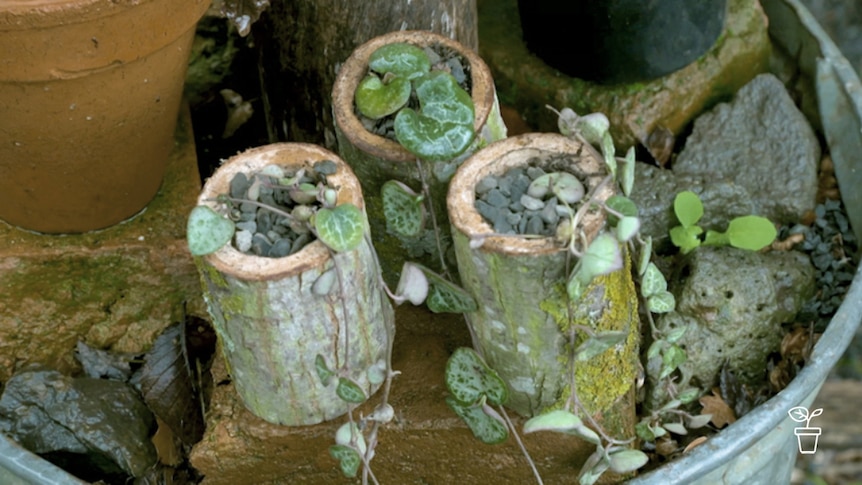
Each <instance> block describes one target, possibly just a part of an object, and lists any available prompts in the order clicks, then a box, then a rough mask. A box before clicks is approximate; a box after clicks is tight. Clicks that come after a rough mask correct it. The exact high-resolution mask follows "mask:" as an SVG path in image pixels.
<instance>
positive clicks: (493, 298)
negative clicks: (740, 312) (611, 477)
mask: <svg viewBox="0 0 862 485" xmlns="http://www.w3.org/2000/svg"><path fill="white" fill-rule="evenodd" d="M528 164H531V165H534V166H539V167H542V168H543V169H545V171H546V172H550V171H568V172H570V173H572V174H574V175H576V176H577V177H578V178H579V179H581V181H582V182H584V186H585V188H586V190H587V194H589V192H590V190H591V189H592V188H594V187H596V186H597V185H599V184H600V182H601V180H602V179H603V178H604V177H605V175H606V170H605V167H604V163H603V162H600V161H599V160H597V159H596V158H594V157H592V156H590V155H589V153H587V152H585V151H583V150H582V146H581V144H580V143H578V142H575V141H572V140H569V139H568V138H566V137H563V136H561V135H555V134H526V135H521V136H516V137H512V138H508V139H506V140H502V141H498V142H495V143H493V144H491V145H489V146H487V147H485V148H484V149H482V150H481V151H479V152H477V153H476V154H474V155H473V156H471V157H470V158H469V159H467V160H466V161H465V162H464V164H463V165H462V166H461V167H460V168H459V169H458V172H457V173H456V174H455V177H454V178H453V179H452V183H451V186H450V188H449V198H448V206H449V217H450V219H451V221H452V236H453V240H454V246H455V253H456V255H457V258H458V271H459V273H460V276H461V282H462V285H463V286H464V288H465V289H466V290H467V291H468V292H470V293H471V294H472V295H473V297H474V298H476V300H477V302H478V303H479V310H478V311H476V312H473V313H468V314H467V319H468V321H469V324H470V325H471V326H472V327H473V331H474V333H475V336H476V339H477V342H476V345H477V346H478V347H479V348H480V349H481V350H482V353H483V354H484V357H485V360H486V361H487V363H488V364H489V365H490V366H491V367H492V368H494V369H495V370H496V371H497V372H498V373H499V374H500V376H501V377H502V378H503V379H504V380H505V381H506V383H507V384H508V386H509V388H510V396H509V402H508V403H507V404H506V406H507V407H509V408H511V409H514V410H515V411H517V412H518V413H520V414H522V415H525V416H532V415H535V414H537V413H539V412H541V411H542V410H544V409H546V408H547V407H548V406H551V405H554V404H556V403H558V402H559V401H560V400H561V399H563V400H565V399H566V398H567V397H568V391H569V390H570V389H571V387H570V382H571V377H570V376H571V373H570V369H571V367H570V366H571V365H572V364H571V358H570V353H571V348H572V347H571V346H572V345H577V344H578V343H580V341H581V338H580V337H579V338H577V340H576V341H575V342H572V341H571V336H570V335H571V334H570V331H569V328H570V325H571V323H572V322H574V323H576V324H579V325H586V326H589V327H591V328H593V329H595V330H597V331H608V330H626V331H628V337H627V339H626V340H625V341H624V343H623V344H620V345H618V346H616V347H614V348H611V349H609V350H608V351H606V352H605V353H603V354H601V355H599V356H597V357H595V358H593V359H591V360H589V361H587V362H578V363H576V365H575V366H574V369H575V379H576V384H577V395H578V397H579V400H580V401H581V403H583V405H584V406H585V408H586V409H587V410H588V411H589V412H590V414H592V415H594V416H596V417H598V418H599V419H600V421H601V422H603V423H604V424H603V426H604V427H605V429H606V430H607V431H608V432H609V433H610V434H611V435H612V436H617V437H620V438H623V437H632V436H634V422H635V409H634V392H633V391H634V382H635V377H636V374H637V368H638V342H639V335H640V330H639V328H638V316H637V298H636V293H635V289H634V284H633V282H632V276H631V272H630V271H629V264H628V263H627V264H626V267H625V268H624V269H621V270H618V271H615V272H613V273H611V274H609V275H606V276H600V277H598V278H596V279H595V280H594V281H593V282H592V283H591V284H590V286H589V287H588V288H587V290H586V291H585V292H584V295H583V296H582V298H581V299H580V300H578V301H577V302H575V303H574V304H572V314H571V317H570V315H569V311H568V309H567V308H568V307H569V302H568V297H567V296H566V290H565V286H566V281H567V278H568V275H569V273H570V271H571V268H572V267H573V265H574V258H573V257H572V258H571V259H569V258H567V256H566V250H565V248H564V247H562V245H561V244H559V243H557V242H555V240H554V238H551V237H544V238H537V239H527V238H523V237H503V236H490V237H485V235H487V234H489V233H491V232H492V228H491V226H490V225H489V224H488V223H487V222H485V220H484V219H483V218H482V216H481V215H480V214H479V213H478V212H477V211H476V209H475V206H474V203H475V200H476V196H475V187H476V184H477V183H478V182H479V181H480V180H482V179H483V178H484V177H485V176H486V175H489V174H494V175H503V174H504V173H505V172H506V171H508V170H509V169H511V168H515V167H524V168H525V167H527V166H528ZM613 193H614V191H613V189H612V188H611V184H605V185H604V186H602V188H601V189H599V190H598V191H597V194H596V200H599V201H603V200H606V199H607V198H608V197H610V196H611V195H613ZM604 224H605V214H604V212H603V211H601V210H598V209H596V210H592V209H591V210H590V211H588V213H587V215H586V216H585V217H584V218H583V221H582V224H581V225H580V227H581V228H582V230H583V232H584V234H585V235H586V238H587V240H592V239H593V238H594V237H595V236H596V235H597V234H598V233H599V231H600V229H601V228H602V227H603V226H604ZM483 237H484V238H485V239H484V243H483V244H482V245H481V246H479V247H476V248H471V247H470V242H471V240H473V241H474V240H478V239H482V238H483ZM626 259H627V258H626Z"/></svg>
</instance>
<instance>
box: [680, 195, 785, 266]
mask: <svg viewBox="0 0 862 485" xmlns="http://www.w3.org/2000/svg"><path fill="white" fill-rule="evenodd" d="M673 211H674V213H675V214H676V218H677V219H678V220H679V223H680V225H679V226H676V227H673V228H671V230H670V240H671V242H672V243H673V244H674V245H675V246H677V247H678V248H679V249H680V251H682V253H683V254H687V253H689V252H690V251H691V250H693V249H695V248H696V247H698V246H700V245H701V244H704V245H707V246H733V247H735V248H740V249H748V250H751V251H759V250H761V249H763V248H765V247H766V246H769V245H770V244H772V242H773V241H774V240H775V236H776V235H777V231H776V230H775V225H774V224H772V222H770V221H769V219H767V218H765V217H760V216H753V215H752V216H743V217H736V218H734V219H731V221H730V223H729V224H728V226H727V231H725V232H717V231H713V230H708V231H707V232H706V237H705V238H704V239H701V237H700V236H701V234H703V229H702V228H701V227H700V226H698V225H696V224H697V221H699V220H700V218H701V217H703V203H702V202H701V201H700V197H698V196H697V194H695V193H694V192H691V191H683V192H680V193H678V194H677V195H676V198H675V199H674V201H673Z"/></svg>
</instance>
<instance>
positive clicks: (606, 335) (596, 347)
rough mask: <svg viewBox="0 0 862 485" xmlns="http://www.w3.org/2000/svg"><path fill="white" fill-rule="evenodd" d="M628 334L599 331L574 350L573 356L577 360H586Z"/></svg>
mask: <svg viewBox="0 0 862 485" xmlns="http://www.w3.org/2000/svg"><path fill="white" fill-rule="evenodd" d="M626 337H628V334H627V333H626V332H623V331H614V332H601V333H597V334H596V335H594V336H592V337H589V338H587V339H586V340H584V342H583V343H582V344H581V345H579V346H578V348H577V350H575V357H576V360H577V361H578V362H587V361H589V360H590V359H592V358H593V357H596V356H598V355H600V354H602V353H604V352H605V351H606V350H608V349H609V348H611V347H613V346H614V345H617V344H619V343H622V342H624V341H625V340H626Z"/></svg>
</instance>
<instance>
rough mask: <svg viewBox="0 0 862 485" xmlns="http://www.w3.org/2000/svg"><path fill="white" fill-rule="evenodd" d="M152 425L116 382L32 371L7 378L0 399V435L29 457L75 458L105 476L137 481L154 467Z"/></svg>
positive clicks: (126, 389) (136, 401)
mask: <svg viewBox="0 0 862 485" xmlns="http://www.w3.org/2000/svg"><path fill="white" fill-rule="evenodd" d="M154 425H155V419H154V418H153V415H152V413H151V412H150V410H149V409H148V408H147V406H146V405H145V404H144V403H143V402H142V401H141V399H140V398H139V397H138V393H137V392H136V391H135V390H134V389H132V388H131V387H130V386H129V385H128V384H126V383H124V382H120V381H113V380H107V379H93V378H89V377H83V378H77V379H73V378H71V377H67V376H64V375H62V374H60V373H59V372H57V371H53V370H44V369H38V368H32V369H28V370H25V371H22V372H20V373H18V374H16V375H15V376H13V377H12V378H11V379H9V381H8V382H6V388H5V389H4V391H3V396H2V397H0V431H2V432H5V433H6V434H8V435H9V436H11V437H12V438H13V439H14V440H15V441H17V442H18V443H20V444H21V445H22V446H24V447H25V448H27V449H28V450H30V451H32V452H34V453H49V452H67V453H75V454H80V455H81V458H80V460H81V461H82V462H84V463H88V461H92V466H94V467H96V466H103V470H104V471H105V472H107V473H116V472H117V471H118V470H122V471H123V472H125V473H128V474H130V475H133V476H137V477H140V476H143V475H144V474H145V473H146V471H147V469H148V468H150V467H151V466H153V465H155V463H156V460H157V456H156V451H155V448H154V447H153V444H152V442H151V441H150V431H151V429H152V428H153V426H154Z"/></svg>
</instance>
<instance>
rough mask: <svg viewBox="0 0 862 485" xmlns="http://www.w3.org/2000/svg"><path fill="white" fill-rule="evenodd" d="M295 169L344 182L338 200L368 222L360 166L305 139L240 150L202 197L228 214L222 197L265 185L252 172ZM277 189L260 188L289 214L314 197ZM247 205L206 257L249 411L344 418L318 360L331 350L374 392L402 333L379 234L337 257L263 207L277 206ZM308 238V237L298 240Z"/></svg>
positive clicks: (279, 420)
mask: <svg viewBox="0 0 862 485" xmlns="http://www.w3.org/2000/svg"><path fill="white" fill-rule="evenodd" d="M300 170H302V171H303V172H304V175H302V174H300V173H299V171H300ZM238 174H243V175H238ZM289 174H292V176H293V177H296V176H300V177H308V178H309V182H310V181H314V180H320V177H325V181H326V184H327V185H328V186H330V187H333V188H337V200H336V205H340V204H343V203H352V204H354V205H355V206H356V207H358V208H359V209H360V210H361V211H362V212H363V219H364V203H363V200H362V191H361V190H360V187H359V181H358V180H357V179H356V177H355V176H354V175H353V173H352V171H351V170H350V168H349V167H348V166H347V165H346V164H345V163H344V162H343V161H341V159H340V158H338V157H337V156H336V155H335V154H333V153H331V152H329V151H327V150H324V149H323V148H320V147H317V146H315V145H308V144H302V143H281V144H273V145H267V146H263V147H260V148H255V149H252V150H249V151H246V152H243V153H240V154H239V155H236V156H234V157H233V158H231V159H230V160H229V161H228V162H226V163H225V164H224V165H222V166H221V167H220V168H219V169H218V170H217V171H216V173H215V174H214V175H213V176H212V177H211V178H210V179H209V180H208V181H207V183H206V185H205V186H204V188H203V191H202V192H201V195H200V197H199V199H198V203H199V204H206V205H209V206H210V207H212V208H214V209H217V210H218V209H219V204H221V202H219V196H224V195H226V194H230V195H231V196H232V197H238V198H243V197H245V196H248V195H249V194H248V192H249V191H250V190H257V189H251V186H252V185H254V182H252V183H249V180H254V179H255V178H256V177H259V176H261V175H262V176H263V179H264V180H278V179H281V178H282V177H280V175H285V176H286V177H289V176H290V175H289ZM267 185H269V184H264V183H259V184H258V186H259V189H260V192H259V193H258V194H254V195H257V198H259V199H260V200H261V201H265V200H266V199H269V198H270V197H271V198H272V199H273V200H272V201H271V202H275V205H276V206H279V205H283V208H284V210H285V211H287V210H291V211H298V210H302V209H298V208H309V207H311V206H312V205H313V202H312V200H311V199H303V198H302V195H301V194H296V193H293V194H291V193H282V192H284V191H281V190H278V184H277V183H276V184H275V187H276V189H275V190H272V192H271V193H270V192H269V189H271V188H272V187H269V189H267V190H264V189H263V187H264V186H267ZM249 199H253V198H252V197H249ZM297 199H298V200H297ZM298 202H301V203H298ZM237 205H238V206H239V207H237V208H236V209H235V210H236V212H235V213H234V214H233V216H234V217H235V218H236V220H237V221H238V222H236V223H235V224H236V226H237V232H236V233H235V236H234V238H233V242H232V243H229V244H225V245H224V246H223V247H222V248H221V249H219V250H217V251H216V252H214V253H212V254H209V255H207V256H203V257H199V258H196V261H197V264H198V268H199V270H200V273H201V281H202V284H203V289H204V297H205V299H206V302H207V306H208V309H209V312H210V314H211V316H212V319H213V326H214V327H215V329H216V331H217V333H218V336H219V341H220V344H221V345H220V347H221V349H222V351H223V352H224V355H225V358H226V361H227V363H228V366H229V368H230V372H231V376H232V378H233V381H234V383H235V385H236V389H237V392H238V393H239V395H240V397H242V400H243V402H244V404H245V406H246V407H247V408H248V409H249V410H250V411H251V412H253V413H254V414H255V415H257V416H259V417H261V418H263V419H265V420H267V421H270V422H272V423H276V424H284V425H307V424H315V423H319V422H322V421H325V420H330V419H333V418H336V417H338V416H340V415H342V414H344V413H346V412H347V410H348V408H349V406H350V405H351V404H349V403H347V402H346V401H344V400H342V399H341V398H339V397H338V395H337V394H336V386H335V385H332V384H330V385H328V386H327V385H324V384H323V383H322V382H321V379H320V378H319V377H318V374H317V372H316V370H315V359H316V358H318V356H322V358H323V360H324V361H325V363H326V365H327V366H328V367H329V368H331V369H342V368H344V369H346V375H345V377H348V378H350V379H352V380H353V381H354V382H355V383H356V384H358V385H359V387H360V388H362V390H363V392H364V393H365V395H366V396H370V395H371V394H373V393H374V392H375V391H376V390H377V388H378V387H379V385H380V383H379V382H376V383H375V382H371V381H370V380H369V377H368V375H369V372H368V370H369V369H371V368H372V367H375V366H380V365H381V363H382V365H385V355H386V349H387V342H388V339H390V338H391V335H392V332H393V331H394V314H393V311H392V306H391V304H390V303H389V300H388V299H387V298H386V295H385V292H384V291H383V288H382V287H381V285H380V272H379V268H378V266H377V262H376V257H375V255H374V249H373V248H372V247H371V245H370V243H369V238H368V237H365V238H364V239H363V241H362V242H361V243H360V244H359V246H358V247H357V248H356V249H353V250H349V251H341V252H338V253H333V252H331V251H330V250H329V249H328V248H327V247H326V246H325V245H324V244H323V242H321V241H320V240H316V239H314V240H312V236H311V235H309V234H307V233H304V232H303V233H300V234H293V235H290V233H291V232H295V231H293V229H291V228H290V227H289V226H290V223H288V224H287V225H285V224H284V222H286V221H285V220H283V218H280V217H278V216H271V215H262V214H263V213H265V212H268V211H265V210H259V207H257V206H254V205H253V204H249V203H248V202H246V203H245V207H243V204H237ZM252 226H254V227H252ZM280 227H282V228H281V229H280ZM366 227H367V222H366ZM366 230H367V229H366ZM242 233H245V234H246V235H244V236H239V235H240V234H242ZM276 236H279V237H276ZM304 239H305V240H307V241H306V244H304V245H302V247H301V248H300V247H298V246H300V244H299V243H300V242H302V241H303V240H304ZM282 241H287V242H284V243H282ZM238 245H239V246H242V248H241V249H244V250H247V251H248V252H249V254H246V253H244V252H242V251H240V250H239V249H237V247H235V246H238ZM288 246H289V247H288ZM279 247H281V248H282V249H279ZM264 253H266V255H265V256H264ZM282 253H287V255H286V256H282ZM258 254H260V256H258ZM333 272H334V273H333ZM327 274H328V275H332V274H336V275H338V276H337V277H336V278H335V280H334V283H333V284H332V289H331V290H330V291H329V292H328V293H326V294H321V290H320V286H321V285H318V284H316V283H317V282H318V281H320V280H321V279H322V275H323V278H326V277H327V276H326V275H327ZM339 280H340V281H339ZM345 313H346V314H345ZM345 340H347V341H348V342H349V350H347V351H345Z"/></svg>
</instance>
